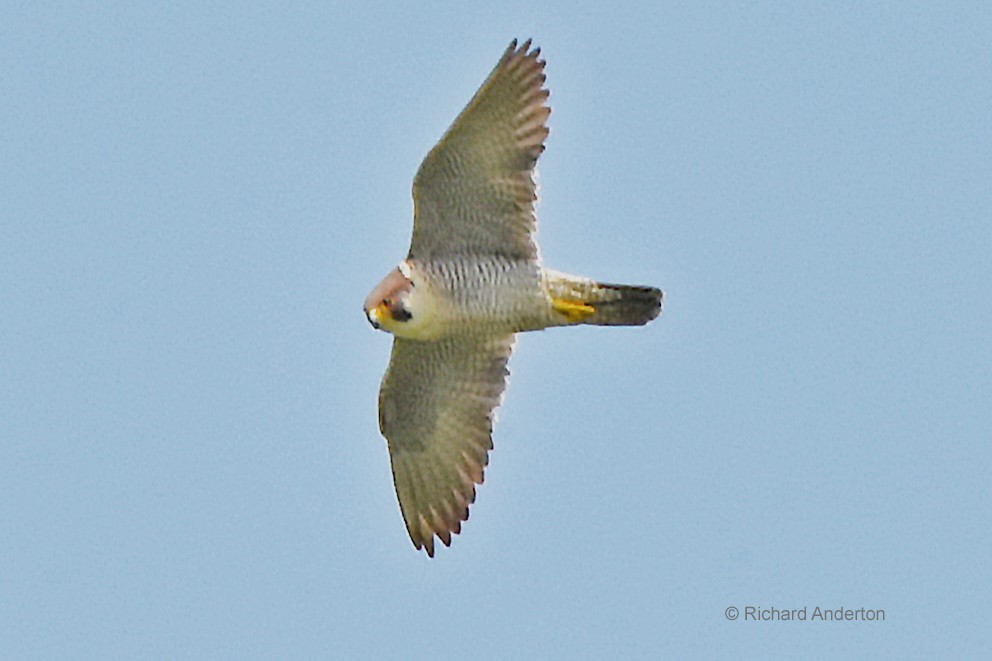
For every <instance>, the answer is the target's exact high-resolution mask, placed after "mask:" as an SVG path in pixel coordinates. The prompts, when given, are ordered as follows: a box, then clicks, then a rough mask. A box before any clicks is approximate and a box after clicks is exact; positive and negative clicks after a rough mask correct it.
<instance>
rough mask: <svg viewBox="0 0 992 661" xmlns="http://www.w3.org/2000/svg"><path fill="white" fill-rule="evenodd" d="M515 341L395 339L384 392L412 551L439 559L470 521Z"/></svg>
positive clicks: (382, 420)
mask: <svg viewBox="0 0 992 661" xmlns="http://www.w3.org/2000/svg"><path fill="white" fill-rule="evenodd" d="M512 349H513V335H501V336H465V337H451V338H447V339H444V340H440V341H438V342H418V341H415V340H404V339H402V338H396V339H394V340H393V353H392V356H391V357H390V359H389V369H388V370H387V371H386V376H385V377H384V378H383V380H382V388H381V389H380V391H379V428H380V429H381V430H382V435H383V436H385V437H386V440H387V441H388V443H389V457H390V460H391V461H392V466H393V481H394V483H395V485H396V496H397V498H398V499H399V502H400V509H401V510H402V512H403V520H404V521H405V522H406V527H407V530H408V531H409V533H410V539H411V540H413V545H414V546H416V547H417V549H420V548H426V550H427V554H428V555H429V556H431V557H433V556H434V536H435V535H437V537H438V538H439V539H440V540H441V541H442V542H444V544H445V545H446V546H448V545H450V544H451V535H452V534H457V533H458V532H460V531H461V522H462V521H465V520H467V519H468V506H469V505H470V504H471V503H472V502H473V501H474V500H475V485H476V484H482V480H483V470H484V469H485V466H486V465H487V464H488V463H489V451H490V450H492V448H493V442H492V428H493V418H494V410H495V409H496V407H497V406H498V405H499V403H500V399H501V397H502V395H503V391H504V389H505V388H506V378H507V376H508V375H509V371H508V370H507V368H506V362H507V360H508V359H509V357H510V352H511V351H512Z"/></svg>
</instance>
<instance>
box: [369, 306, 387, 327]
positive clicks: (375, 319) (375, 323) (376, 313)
mask: <svg viewBox="0 0 992 661" xmlns="http://www.w3.org/2000/svg"><path fill="white" fill-rule="evenodd" d="M382 314H383V313H382V305H377V306H376V307H374V308H372V309H371V310H366V311H365V316H366V317H367V318H368V320H369V323H370V324H372V328H374V329H376V330H379V329H380V328H381V327H382V324H381V322H380V320H381V319H382Z"/></svg>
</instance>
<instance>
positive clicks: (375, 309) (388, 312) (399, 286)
mask: <svg viewBox="0 0 992 661" xmlns="http://www.w3.org/2000/svg"><path fill="white" fill-rule="evenodd" d="M413 288H414V284H413V281H412V280H411V279H410V278H409V277H407V276H406V275H404V273H403V272H402V271H401V270H400V269H399V268H396V269H393V270H392V271H390V272H389V275H387V276H386V277H385V278H383V280H382V282H380V283H379V284H378V285H376V287H375V289H373V290H372V293H371V294H369V296H368V298H366V299H365V316H366V317H368V320H369V323H370V324H372V326H373V327H375V328H378V329H380V330H384V331H386V332H388V333H395V334H397V335H402V334H403V325H404V324H407V323H409V322H410V321H411V320H412V319H413V312H412V311H411V310H410V302H409V296H410V294H411V293H412V292H413Z"/></svg>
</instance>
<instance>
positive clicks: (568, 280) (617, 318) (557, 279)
mask: <svg viewBox="0 0 992 661" xmlns="http://www.w3.org/2000/svg"><path fill="white" fill-rule="evenodd" d="M546 274H547V276H548V280H547V286H548V293H549V294H550V295H551V303H552V306H553V307H554V309H555V310H556V311H557V312H559V313H560V314H561V315H562V316H563V317H564V318H565V319H566V320H567V323H569V324H577V323H579V324H593V325H596V326H643V325H644V324H646V323H648V322H649V321H651V320H652V319H654V318H655V317H657V316H658V315H659V314H661V302H662V298H663V297H664V293H663V292H662V291H661V290H660V289H658V288H657V287H641V286H637V285H614V284H609V283H603V282H596V281H594V280H589V279H588V278H580V277H577V276H572V275H567V274H564V273H558V272H557V271H546Z"/></svg>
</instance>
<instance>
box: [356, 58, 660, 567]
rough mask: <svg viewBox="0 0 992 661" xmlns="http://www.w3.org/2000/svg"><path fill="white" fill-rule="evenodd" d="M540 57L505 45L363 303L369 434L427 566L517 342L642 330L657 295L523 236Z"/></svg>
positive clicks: (464, 497) (453, 527) (443, 143)
mask: <svg viewBox="0 0 992 661" xmlns="http://www.w3.org/2000/svg"><path fill="white" fill-rule="evenodd" d="M540 53H541V50H540V49H539V48H534V49H531V42H530V40H529V39H528V40H527V41H525V42H524V43H523V44H521V45H520V46H519V47H518V46H517V42H516V40H514V41H513V42H511V43H510V45H509V46H508V47H507V49H506V51H504V53H503V56H502V57H501V58H500V59H499V62H498V63H497V64H496V67H495V68H494V69H493V71H492V73H490V74H489V77H488V78H486V80H485V82H483V83H482V87H480V88H479V90H478V91H477V92H476V93H475V96H474V97H472V100H471V101H470V102H469V104H468V105H467V106H466V107H465V109H464V110H462V112H461V114H460V115H459V116H458V117H457V119H455V121H454V123H453V124H452V125H451V127H450V128H449V129H448V131H447V132H446V133H445V134H444V136H443V137H442V138H441V140H440V142H438V143H437V145H435V146H434V148H433V149H431V151H430V153H429V154H427V157H426V158H425V159H424V161H423V163H421V164H420V169H419V170H418V171H417V175H416V177H415V178H414V180H413V201H414V214H413V215H414V219H413V238H412V240H411V242H410V251H409V253H408V254H407V257H406V259H404V260H403V261H402V262H400V264H399V266H397V267H396V268H395V269H394V270H393V271H391V272H390V273H389V275H387V276H386V277H385V279H383V281H382V282H381V283H379V284H378V285H377V286H376V287H375V289H373V290H372V293H371V294H369V296H368V298H367V299H366V300H365V305H364V308H365V315H366V316H367V317H368V320H369V322H370V323H371V324H372V326H374V327H375V328H377V329H380V330H383V331H386V332H388V333H392V335H393V337H394V339H393V351H392V356H391V357H390V359H389V367H388V369H387V370H386V375H385V376H384V377H383V380H382V386H381V388H380V390H379V429H380V431H381V432H382V435H383V436H385V437H386V441H387V443H388V445H389V457H390V461H391V462H392V469H393V481H394V483H395V486H396V496H397V498H398V499H399V503H400V509H401V511H402V513H403V520H404V521H405V522H406V528H407V531H408V532H409V534H410V539H411V540H412V541H413V545H414V546H415V547H416V548H417V549H418V550H419V549H425V550H426V551H427V555H429V556H431V557H434V538H435V536H436V537H437V538H438V539H440V540H441V541H442V542H443V543H444V544H445V546H450V545H451V536H452V535H453V534H457V533H459V532H460V531H461V524H462V521H466V520H467V519H468V507H469V505H470V504H471V503H472V502H474V501H475V485H477V484H482V480H483V470H484V469H485V467H486V465H487V464H488V463H489V451H490V450H492V448H493V443H492V428H493V421H494V417H495V410H496V408H497V407H498V406H499V403H500V400H501V399H502V396H503V391H504V389H505V388H506V379H507V376H509V371H508V370H507V367H506V363H507V360H508V359H509V357H510V352H511V351H512V348H513V342H514V335H515V334H516V333H519V332H522V331H532V330H541V329H544V328H550V327H553V326H574V325H578V324H594V325H599V326H640V325H643V324H646V323H647V322H649V321H651V320H652V319H654V318H655V317H657V316H658V314H659V313H660V312H661V302H662V292H661V290H659V289H656V288H654V287H638V286H630V285H612V284H604V283H601V282H597V281H595V280H591V279H589V278H584V277H579V276H574V275H568V274H566V273H560V272H558V271H553V270H551V269H547V268H544V267H543V266H542V263H541V258H540V254H539V252H538V246H537V243H536V240H535V237H534V233H535V231H536V229H537V219H536V216H535V212H534V203H535V202H536V200H537V189H536V185H535V182H534V167H535V165H536V164H537V159H538V157H539V156H540V155H541V152H543V151H544V141H545V139H546V138H547V137H548V127H547V126H546V122H547V119H548V116H549V115H550V114H551V109H550V108H549V107H548V105H547V99H548V90H547V89H546V88H545V87H544V82H545V75H544V64H545V63H544V60H542V59H539V57H540Z"/></svg>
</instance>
